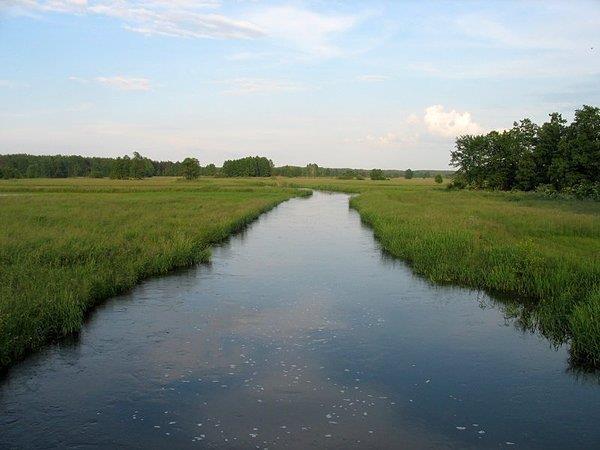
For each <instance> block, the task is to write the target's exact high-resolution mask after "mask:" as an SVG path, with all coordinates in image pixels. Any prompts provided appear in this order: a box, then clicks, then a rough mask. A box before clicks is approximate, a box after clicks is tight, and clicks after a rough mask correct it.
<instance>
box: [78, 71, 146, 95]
mask: <svg viewBox="0 0 600 450" xmlns="http://www.w3.org/2000/svg"><path fill="white" fill-rule="evenodd" d="M69 80H71V81H75V82H76V83H81V84H88V83H90V82H92V81H94V82H96V83H100V84H102V85H104V86H108V87H112V88H115V89H120V90H123V91H149V90H151V89H152V85H151V83H150V80H148V79H147V78H133V77H124V76H121V75H116V76H112V77H95V78H93V79H88V78H81V77H69Z"/></svg>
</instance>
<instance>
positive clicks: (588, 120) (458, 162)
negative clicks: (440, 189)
mask: <svg viewBox="0 0 600 450" xmlns="http://www.w3.org/2000/svg"><path fill="white" fill-rule="evenodd" d="M451 164H452V165H453V166H454V167H457V168H458V171H457V173H456V176H455V177H454V180H453V182H452V183H451V185H450V187H456V188H463V187H468V188H477V189H496V190H513V189H516V190H522V191H532V190H537V191H540V192H545V193H549V194H556V193H564V194H568V195H573V196H576V197H578V198H583V197H590V198H594V199H596V200H600V108H596V107H592V106H585V105H584V106H583V107H582V108H581V109H578V110H576V111H575V119H574V120H573V122H571V123H570V124H567V121H566V120H565V119H563V117H562V116H561V115H560V114H558V113H552V114H550V120H549V121H547V122H546V123H544V124H542V125H541V126H539V125H536V124H535V123H533V122H532V121H531V120H529V119H523V120H521V121H520V122H515V123H514V125H513V127H512V128H511V129H510V130H505V131H502V132H498V131H492V132H490V133H488V134H486V135H465V136H460V137H459V138H457V139H456V148H455V150H454V151H452V153H451Z"/></svg>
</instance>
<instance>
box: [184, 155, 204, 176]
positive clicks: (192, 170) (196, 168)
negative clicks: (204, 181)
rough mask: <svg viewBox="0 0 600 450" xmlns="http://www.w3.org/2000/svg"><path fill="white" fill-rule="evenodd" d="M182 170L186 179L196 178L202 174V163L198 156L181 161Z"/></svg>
mask: <svg viewBox="0 0 600 450" xmlns="http://www.w3.org/2000/svg"><path fill="white" fill-rule="evenodd" d="M181 171H182V175H183V176H184V177H185V179H186V180H194V179H196V178H198V177H199V176H200V163H199V162H198V160H197V159H196V158H185V159H184V160H183V162H182V163H181Z"/></svg>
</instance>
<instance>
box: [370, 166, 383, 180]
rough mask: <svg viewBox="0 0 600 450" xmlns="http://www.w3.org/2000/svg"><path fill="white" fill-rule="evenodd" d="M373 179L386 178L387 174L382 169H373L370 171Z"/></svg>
mask: <svg viewBox="0 0 600 450" xmlns="http://www.w3.org/2000/svg"><path fill="white" fill-rule="evenodd" d="M369 175H370V177H371V180H385V179H386V178H385V175H384V174H383V170H381V169H372V170H371V172H370V174H369Z"/></svg>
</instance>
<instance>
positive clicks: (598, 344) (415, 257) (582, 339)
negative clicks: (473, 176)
mask: <svg viewBox="0 0 600 450" xmlns="http://www.w3.org/2000/svg"><path fill="white" fill-rule="evenodd" d="M386 183H388V184H386ZM290 185H292V186H296V185H297V186H306V187H312V188H321V189H328V190H338V191H347V192H355V193H360V195H359V196H356V197H354V198H352V200H351V202H350V204H351V206H352V207H353V208H355V209H356V210H357V211H358V212H359V213H360V215H361V218H362V220H363V221H364V222H365V223H367V224H368V225H370V226H371V227H372V228H373V230H374V233H375V236H376V238H377V239H378V240H379V241H380V243H381V245H382V246H383V247H384V248H385V249H386V250H387V251H388V252H389V253H391V254H392V255H394V256H396V257H398V258H402V259H404V260H406V261H408V262H409V263H410V264H411V266H412V268H413V269H414V270H415V272H417V273H418V274H419V275H422V276H424V277H426V278H427V279H429V280H431V281H433V282H436V283H454V284H460V285H465V286H470V287H475V288H480V289H485V290H488V291H491V292H501V293H503V294H508V295H510V296H512V297H514V298H516V299H520V300H521V303H522V304H523V305H528V304H529V303H530V302H529V300H534V301H535V305H536V306H535V308H534V309H533V310H531V309H530V308H529V307H527V308H526V307H523V308H522V310H521V312H522V313H523V315H522V317H521V320H522V321H523V325H524V326H525V327H526V328H530V329H533V328H536V329H539V330H540V331H541V332H542V333H543V334H544V335H545V336H546V337H548V338H550V339H551V340H552V341H553V342H555V343H560V342H564V341H569V342H570V352H571V357H572V362H573V363H574V364H575V365H580V366H587V367H588V368H594V367H595V368H598V367H600V203H598V202H592V201H576V200H556V199H548V198H545V197H542V196H539V195H536V194H532V193H519V192H516V193H515V192H481V191H479V192H475V191H448V190H446V189H444V188H443V187H440V186H435V184H434V183H433V182H432V181H431V180H430V181H429V182H427V181H424V180H410V181H407V180H394V181H392V182H385V181H384V182H376V183H375V182H370V181H350V182H348V181H342V180H328V181H327V182H326V183H321V182H320V181H319V180H309V179H304V180H297V181H295V182H294V183H291V184H290ZM525 322H526V323H525Z"/></svg>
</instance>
